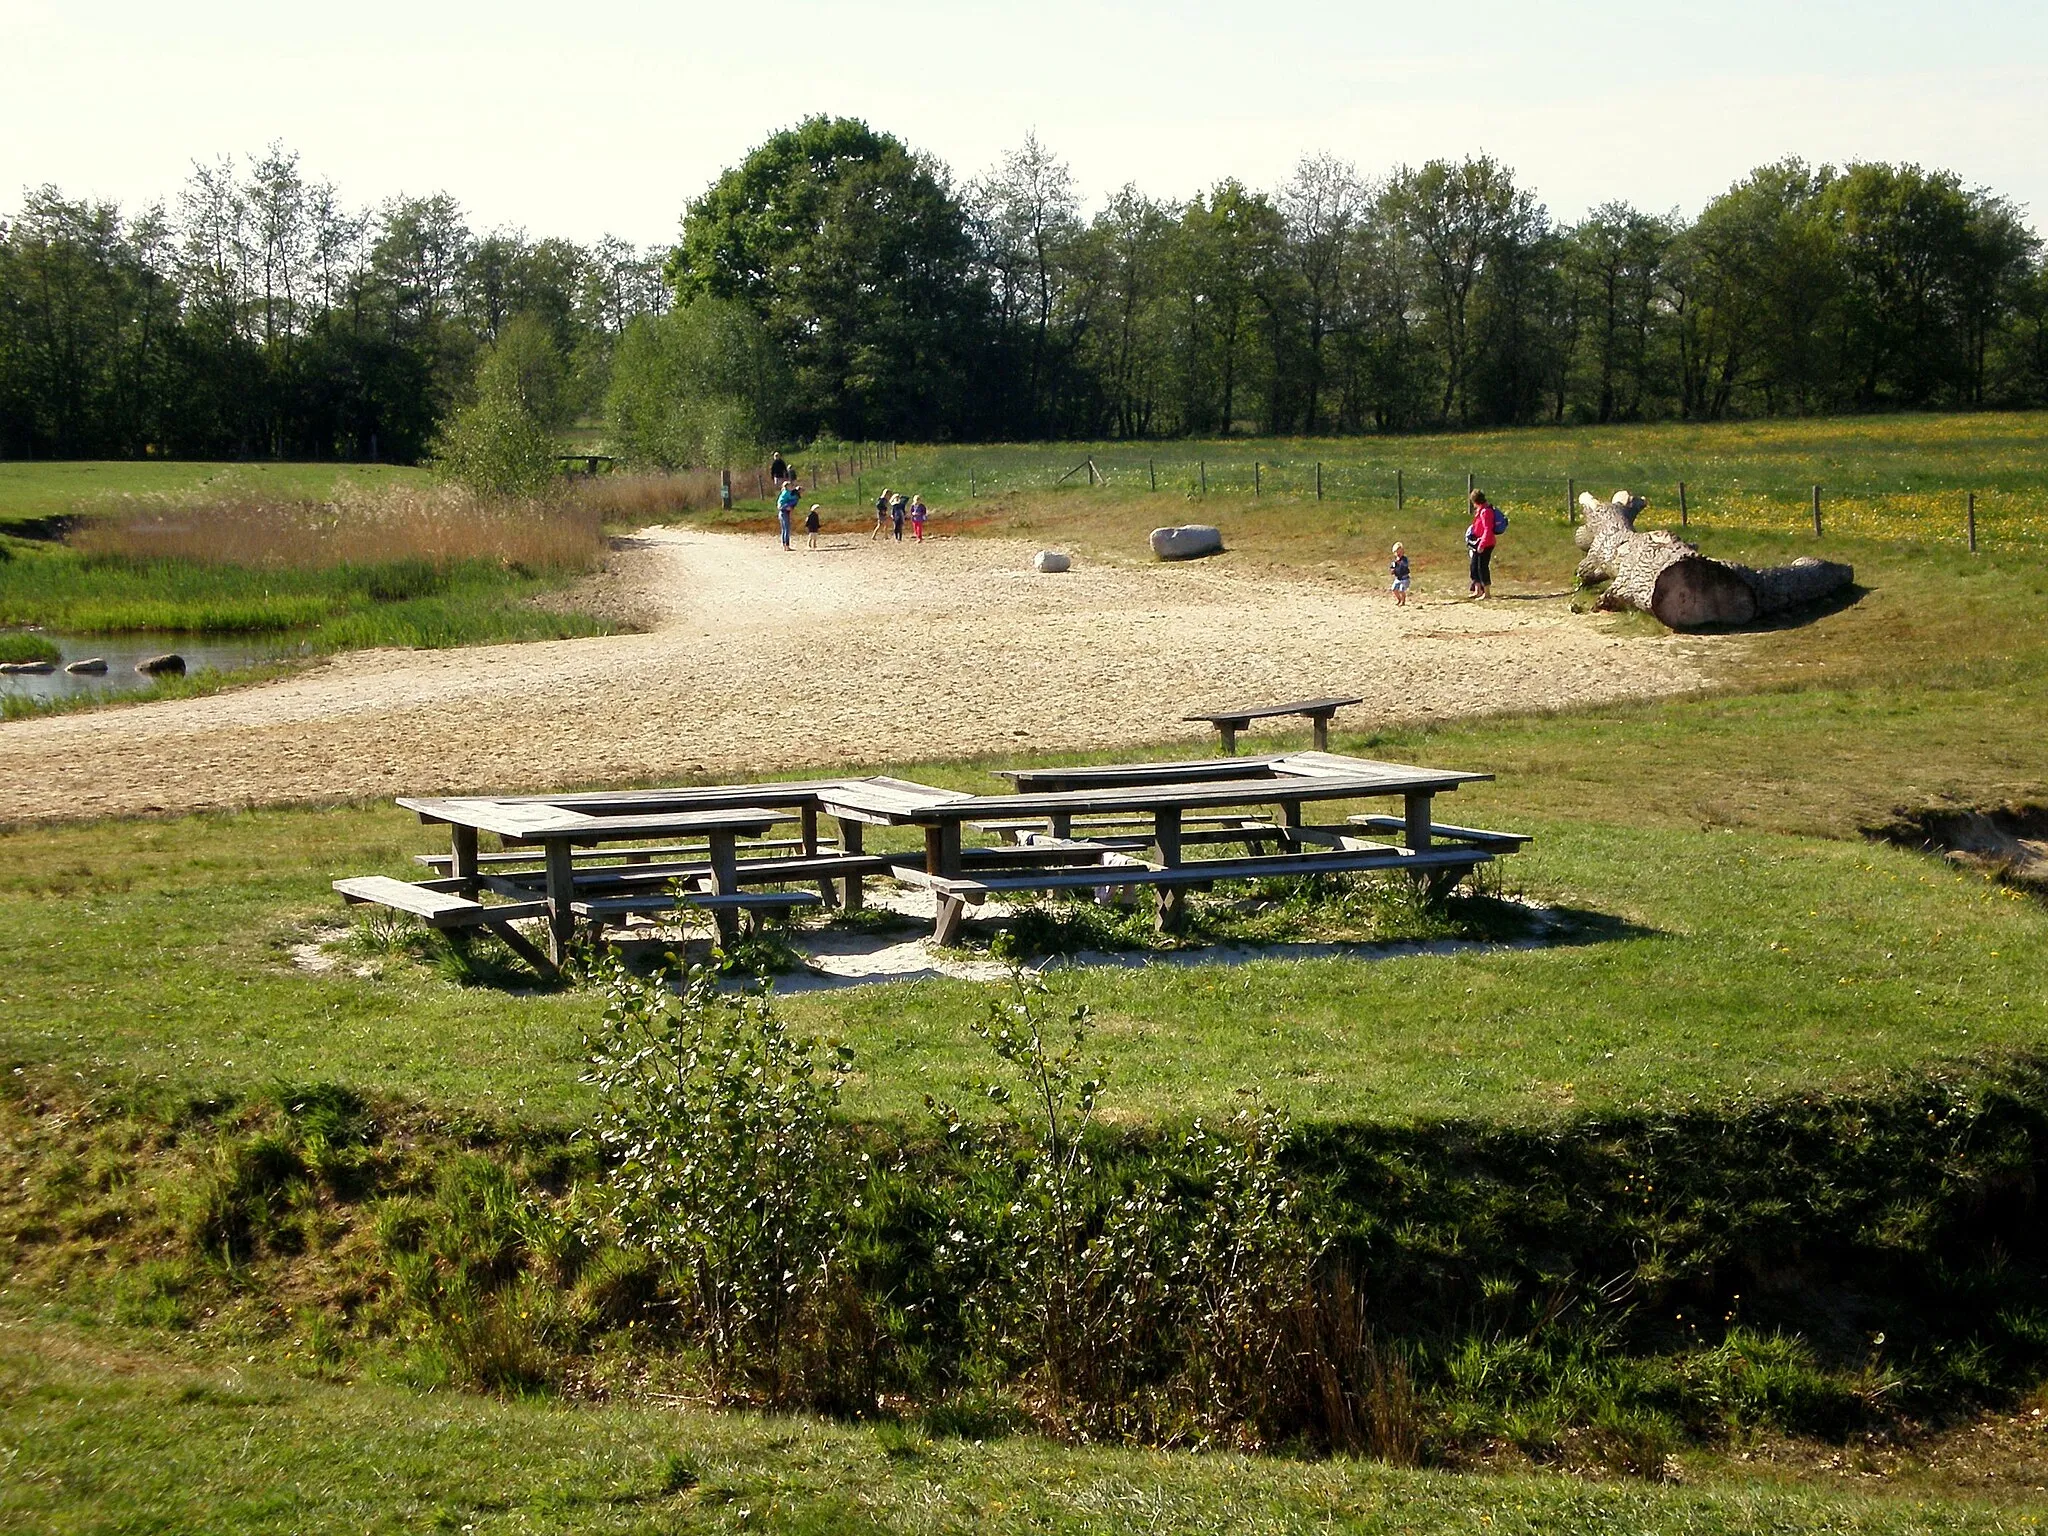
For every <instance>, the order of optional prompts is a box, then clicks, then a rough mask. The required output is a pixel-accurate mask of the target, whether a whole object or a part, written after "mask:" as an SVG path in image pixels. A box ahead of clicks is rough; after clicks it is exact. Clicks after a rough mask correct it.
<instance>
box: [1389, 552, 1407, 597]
mask: <svg viewBox="0 0 2048 1536" xmlns="http://www.w3.org/2000/svg"><path fill="white" fill-rule="evenodd" d="M1387 569H1388V570H1389V571H1390V572H1392V573H1393V577H1394V606H1395V607H1396V608H1406V607H1407V606H1408V551H1407V550H1405V549H1403V548H1402V547H1401V546H1400V545H1398V544H1396V545H1395V546H1394V558H1393V559H1392V560H1390V561H1388V562H1387Z"/></svg>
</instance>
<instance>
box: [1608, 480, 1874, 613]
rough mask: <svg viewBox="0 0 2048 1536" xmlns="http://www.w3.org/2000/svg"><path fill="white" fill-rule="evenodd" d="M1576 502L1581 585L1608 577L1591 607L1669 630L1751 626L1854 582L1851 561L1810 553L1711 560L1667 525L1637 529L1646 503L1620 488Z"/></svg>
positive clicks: (1823, 596) (1816, 599)
mask: <svg viewBox="0 0 2048 1536" xmlns="http://www.w3.org/2000/svg"><path fill="white" fill-rule="evenodd" d="M1579 502H1580V510H1581V511H1582V512H1583V513H1584V514H1585V522H1584V523H1583V524H1581V526H1580V527H1579V529H1578V531H1577V533H1576V534H1575V535H1574V539H1575V542H1577V544H1578V546H1579V547H1580V548H1581V549H1582V550H1584V551H1585V552H1586V553H1585V558H1584V559H1583V560H1581V561H1580V562H1579V582H1580V584H1581V585H1582V586H1591V585H1593V584H1595V583H1597V582H1601V581H1606V582H1608V587H1607V590H1606V592H1604V593H1603V594H1602V595H1601V597H1600V601H1599V602H1598V603H1597V604H1596V605H1595V606H1597V607H1599V608H1603V609H1607V610H1610V611H1612V610H1615V609H1622V608H1632V609H1636V610H1638V611H1639V612H1642V613H1647V614H1650V615H1652V616H1653V617H1655V618H1656V620H1657V621H1658V622H1659V623H1660V624H1664V625H1666V626H1668V627H1669V628H1672V629H1702V628H1705V627H1707V626H1709V625H1722V624H1749V623H1752V622H1754V621H1755V620H1757V619H1760V618H1768V617H1770V616H1771V615H1772V614H1774V613H1782V612H1784V611H1785V610H1787V609H1790V608H1796V607H1799V606H1801V605H1802V604H1805V603H1812V602H1818V601H1819V600H1821V599H1822V598H1826V597H1831V596H1833V595H1834V594H1835V593H1837V592H1840V591H1842V590H1843V589H1845V588H1846V587H1848V586H1849V585H1850V583H1852V582H1853V581H1854V580H1855V579H1856V572H1855V571H1854V569H1853V568H1851V567H1850V566H1846V565H1842V564H1840V563H1839V562H1836V561H1832V560H1815V559H1813V558H1812V557H1811V556H1807V557H1804V558H1802V559H1798V560H1795V561H1793V562H1792V563H1791V564H1790V565H1776V566H1769V567H1766V568H1765V569H1762V570H1758V569H1756V568H1755V567H1753V566H1747V565H1737V564H1735V563H1734V562H1732V561H1728V560H1713V559H1709V558H1708V557H1707V556H1705V555H1702V554H1701V553H1700V551H1699V546H1698V545H1696V544H1689V543H1687V542H1686V541H1685V540H1684V539H1681V538H1680V537H1679V536H1678V535H1677V534H1675V533H1673V532H1672V531H1671V530H1670V529H1668V528H1657V529H1638V528H1637V527H1636V526H1635V522H1636V517H1637V515H1638V514H1639V513H1640V512H1641V511H1642V509H1643V506H1644V502H1643V499H1642V498H1641V497H1640V496H1631V495H1629V494H1628V493H1627V492H1626V491H1617V492H1615V494H1614V497H1613V498H1612V499H1611V500H1609V501H1604V502H1603V501H1600V500H1598V499H1596V498H1595V497H1593V496H1592V495H1590V494H1588V495H1585V496H1581V497H1580V498H1579Z"/></svg>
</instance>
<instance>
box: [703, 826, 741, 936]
mask: <svg viewBox="0 0 2048 1536" xmlns="http://www.w3.org/2000/svg"><path fill="white" fill-rule="evenodd" d="M708 841H709V842H710V845H711V847H710V854H711V894H712V895H714V896H736V895H738V894H739V889H740V871H739V858H738V856H737V854H735V853H734V851H733V834H732V833H731V832H729V831H723V830H720V829H717V828H713V829H712V831H711V832H710V833H709V835H708ZM711 921H712V923H713V924H714V926H716V927H717V929H718V942H719V943H720V944H730V943H732V941H733V940H734V939H736V938H738V937H739V933H740V915H739V913H738V912H737V911H735V910H734V909H733V908H731V907H715V908H713V909H712V913H711Z"/></svg>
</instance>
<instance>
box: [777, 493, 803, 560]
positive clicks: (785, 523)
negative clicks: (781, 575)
mask: <svg viewBox="0 0 2048 1536" xmlns="http://www.w3.org/2000/svg"><path fill="white" fill-rule="evenodd" d="M803 493H804V488H803V487H802V486H800V485H798V484H797V483H796V482H795V481H794V480H791V481H788V482H787V483H785V484H784V485H783V487H782V494H781V495H780V496H777V497H776V498H775V521H776V522H777V523H779V524H780V525H781V527H782V547H783V548H784V549H787V548H789V520H790V519H791V518H792V517H794V516H795V515H796V504H797V501H798V499H799V498H801V497H802V495H803Z"/></svg>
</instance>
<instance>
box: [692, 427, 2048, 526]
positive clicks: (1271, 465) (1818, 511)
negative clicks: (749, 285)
mask: <svg viewBox="0 0 2048 1536" xmlns="http://www.w3.org/2000/svg"><path fill="white" fill-rule="evenodd" d="M789 467H790V469H791V470H792V471H793V472H794V473H795V475H796V476H797V477H798V478H799V479H801V480H802V481H803V483H804V484H805V485H806V486H807V487H808V488H809V489H808V490H807V492H806V494H807V495H810V494H817V495H821V496H824V497H825V498H827V499H829V500H833V501H845V500H847V499H850V498H851V499H864V498H866V497H869V496H872V495H875V494H877V493H879V492H880V491H881V490H882V489H883V488H885V487H892V488H896V489H903V490H912V489H914V490H917V491H919V492H920V493H921V494H923V495H924V497H925V499H926V500H927V501H928V502H933V503H934V504H936V503H937V502H938V501H940V500H944V501H948V502H952V503H953V504H955V505H958V504H960V503H962V502H972V501H976V500H979V499H982V498H989V497H1000V496H1006V495H1015V494H1031V493H1044V492H1064V491H1077V492H1079V491H1089V490H1096V491H1101V490H1108V491H1113V492H1119V493H1125V494H1130V493H1144V494H1146V495H1158V496H1161V497H1176V498H1180V499H1183V500H1187V501H1191V502H1200V501H1204V500H1219V501H1234V502H1237V503H1239V504H1242V503H1244V502H1245V501H1247V500H1249V501H1251V502H1253V503H1255V504H1256V503H1258V502H1261V501H1267V500H1271V501H1274V502H1281V503H1292V504H1297V505H1299V504H1301V503H1320V504H1325V505H1328V506H1330V507H1331V508H1332V509H1333V510H1337V509H1342V508H1346V507H1351V508H1359V509H1371V510H1375V511H1381V512H1393V513H1396V514H1401V513H1409V512H1411V511H1412V513H1413V514H1414V515H1417V516H1441V515H1444V514H1446V513H1457V514H1458V515H1462V513H1463V509H1464V507H1465V506H1466V504H1467V498H1468V496H1469V494H1470V492H1471V491H1472V490H1473V489H1475V488H1477V489H1482V490H1485V491H1486V492H1487V493H1488V494H1489V495H1490V496H1491V497H1492V498H1493V499H1494V501H1495V502H1497V503H1498V504H1499V505H1501V506H1502V507H1503V508H1504V509H1506V510H1507V511H1508V512H1509V514H1510V515H1511V516H1521V517H1523V518H1527V519H1531V520H1536V519H1544V518H1554V519H1555V520H1556V521H1557V522H1558V523H1559V524H1561V525H1569V524H1571V523H1574V522H1576V521H1577V519H1578V497H1579V493H1580V492H1581V491H1591V492H1592V493H1593V494H1594V495H1595V496H1597V497H1600V498H1603V499H1604V498H1606V497H1607V496H1609V495H1610V494H1611V493H1613V492H1614V491H1616V490H1621V489H1626V490H1629V491H1631V492H1634V493H1635V494H1637V495H1641V496H1644V497H1645V498H1647V500H1648V502H1649V508H1648V510H1647V511H1646V513H1645V514H1644V516H1645V520H1646V521H1651V520H1654V522H1655V523H1656V524H1657V525H1658V526H1669V527H1672V528H1677V529H1684V530H1694V529H1701V530H1711V529H1726V530H1730V531H1741V532H1754V533H1780V534H1784V533H1805V534H1808V535H1812V536H1818V537H1822V538H1825V537H1826V536H1827V535H1829V534H1839V535H1845V536H1852V537H1858V538H1875V539H1888V540H1907V541H1917V542H1938V543H1955V544H1960V545H1963V546H1964V547H1966V548H1968V549H1971V550H1975V549H1977V548H1979V547H1980V546H1981V545H1983V544H1986V543H2002V544H2011V543H2029V544H2032V543H2048V477H2044V478H2043V483H2041V484H2023V485H2018V486H2015V485H2010V484H2008V485H1997V484H1986V485H1983V486H1979V487H1974V488H1973V487H1969V486H1957V485H1946V484H1940V485H1936V484H1927V483H1924V482H1923V483H1920V484H1901V483H1899V482H1896V481H1894V482H1891V483H1885V482H1882V481H1878V480H1875V479H1872V478H1869V477H1862V478H1846V477H1845V478H1838V479H1836V480H1834V481H1832V482H1828V481H1823V482H1814V481H1810V480H1800V479H1797V478H1795V477H1794V475H1792V474H1791V473H1787V472H1776V473H1773V472H1769V471H1768V470H1766V471H1761V472H1742V473H1726V472H1712V471H1710V472H1707V473H1704V474H1702V475H1700V476H1698V477H1697V478H1695V477H1693V476H1691V475H1684V474H1678V475H1674V474H1672V473H1671V472H1670V469H1669V467H1668V466H1666V467H1665V468H1663V469H1662V470H1661V471H1660V472H1658V473H1656V474H1655V475H1654V476H1648V475H1638V474H1631V473H1629V472H1628V471H1626V470H1623V471H1620V472H1616V471H1614V470H1611V469H1610V470H1602V471H1596V472H1593V473H1597V474H1599V475H1600V476H1601V477H1602V478H1598V479H1595V478H1593V474H1592V473H1589V474H1588V475H1586V476H1579V475H1572V474H1564V475H1559V474H1555V473H1551V474H1535V475H1532V474H1527V473H1520V474H1517V473H1512V472H1508V473H1500V472H1497V471H1496V470H1495V469H1494V468H1492V467H1474V468H1472V469H1468V470H1462V471H1460V470H1453V469H1447V468H1445V467H1444V466H1442V465H1441V464H1437V465H1413V466H1411V465H1403V464H1396V463H1389V462H1387V461H1385V460H1373V461H1371V462H1363V463H1362V462H1358V461H1350V462H1345V461H1340V460H1318V459H1305V458H1291V457H1284V456H1280V455H1275V456H1273V457H1270V458H1267V457H1256V456H1247V457H1235V456H1215V455H1211V454H1208V453H1203V452H1199V451H1197V452H1193V453H1175V452H1171V451H1169V452H1165V453H1161V452H1159V451H1158V450H1156V449H1153V450H1151V451H1127V450H1124V449H1122V448H1120V447H1103V448H1096V449H1092V450H1087V451H1085V452H1077V451H1076V450H1074V449H1066V450H1061V449H1057V448H1052V449H1049V448H1047V447H1045V446H1043V445H1017V446H1015V447H1010V446H1002V445H995V446H981V447H965V448H955V447H947V446H942V445H920V446H916V447H899V446H898V445H896V444H890V443H861V444H842V445H835V446H834V447H833V448H832V449H831V450H830V451H821V452H817V453H803V454H799V455H797V456H795V457H794V458H793V459H791V460H790V462H789ZM1508 468H1512V467H1511V466H1509V467H1508ZM2025 478H2027V479H2030V480H2031V479H2032V478H2033V477H2032V476H2027V477H2025ZM733 490H734V494H735V496H736V497H739V498H741V499H754V500H759V499H764V498H766V497H769V496H772V495H773V493H774V486H773V482H772V479H771V477H770V475H769V473H768V470H767V468H766V467H765V466H763V467H761V468H759V469H752V468H750V469H747V470H744V471H739V470H736V471H734V472H733Z"/></svg>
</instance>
